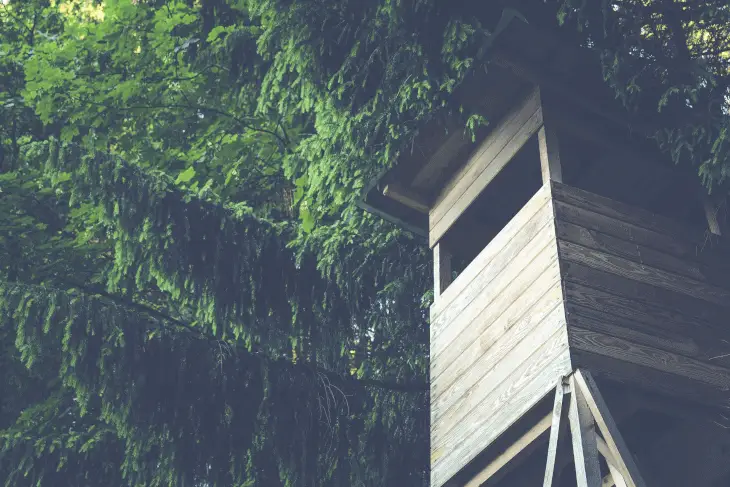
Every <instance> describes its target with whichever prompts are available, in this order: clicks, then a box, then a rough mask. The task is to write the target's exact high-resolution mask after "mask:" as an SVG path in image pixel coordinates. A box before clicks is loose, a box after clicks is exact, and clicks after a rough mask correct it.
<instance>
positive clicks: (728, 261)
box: [553, 200, 730, 269]
mask: <svg viewBox="0 0 730 487" xmlns="http://www.w3.org/2000/svg"><path fill="white" fill-rule="evenodd" d="M553 206H554V208H555V215H556V219H557V220H559V221H565V222H569V223H573V224H576V225H578V226H581V227H584V228H587V229H590V230H596V231H599V232H601V233H605V234H608V235H611V236H613V237H618V238H620V239H623V240H627V241H629V242H633V243H636V244H639V245H643V246H645V247H649V248H653V249H655V250H659V251H662V252H664V253H668V254H671V255H674V256H675V257H679V258H681V259H686V260H688V261H690V262H702V263H704V264H708V265H710V266H712V265H716V266H717V265H719V266H721V267H723V268H725V269H728V268H730V267H729V266H730V252H728V251H727V249H726V248H725V247H724V245H721V244H720V242H721V241H720V239H717V238H712V239H711V238H706V237H705V236H704V235H699V234H697V233H692V232H691V231H687V232H685V233H684V234H682V235H668V234H666V233H661V232H656V231H654V230H651V229H648V228H644V227H641V226H638V225H634V224H632V223H627V222H624V221H622V220H620V219H617V218H613V217H610V216H606V215H602V214H600V213H597V212H595V211H591V210H588V209H585V208H580V207H577V206H571V205H569V204H567V203H565V202H563V201H558V200H554V201H553ZM695 237H696V238H695Z"/></svg>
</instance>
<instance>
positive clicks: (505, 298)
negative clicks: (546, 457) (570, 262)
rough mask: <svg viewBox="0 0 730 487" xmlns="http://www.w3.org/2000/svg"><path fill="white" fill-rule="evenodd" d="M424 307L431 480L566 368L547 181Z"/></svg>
mask: <svg viewBox="0 0 730 487" xmlns="http://www.w3.org/2000/svg"><path fill="white" fill-rule="evenodd" d="M431 315H432V325H431V464H432V468H431V485H432V486H433V487H441V486H442V485H443V484H444V483H445V482H446V481H448V480H449V479H450V478H451V477H452V476H453V475H454V474H456V473H457V472H458V471H459V470H461V469H462V468H463V467H464V466H465V465H466V464H467V463H469V461H471V460H472V459H473V458H474V457H475V456H476V455H477V454H479V453H480V452H481V451H482V450H483V449H484V448H485V447H486V446H487V445H489V444H490V443H491V442H492V441H494V440H495V439H496V438H497V437H498V436H499V435H500V434H501V433H503V432H504V431H505V430H506V429H507V428H508V427H509V426H510V425H511V424H513V423H514V422H515V421H516V420H517V419H519V417H520V416H521V415H522V414H524V413H525V412H526V411H527V410H528V409H529V408H530V407H532V406H533V405H534V404H535V403H536V402H537V401H539V400H540V399H541V398H543V397H544V396H545V395H546V394H547V393H549V392H550V391H551V390H552V389H553V388H554V387H555V384H556V383H557V381H558V379H559V377H560V376H562V375H564V374H567V373H569V372H570V370H571V364H570V356H569V351H568V336H567V331H566V320H565V309H564V306H563V297H562V288H561V277H560V265H559V261H558V248H557V242H556V234H555V220H554V210H553V205H552V203H551V201H550V188H549V186H544V187H543V188H542V189H540V191H538V193H537V194H536V195H535V196H534V197H533V198H532V199H531V200H530V201H529V202H528V203H527V204H526V205H525V206H524V207H523V208H522V210H521V211H520V212H519V213H518V214H517V215H516V216H515V217H514V218H513V219H512V221H510V223H509V224H508V225H507V226H506V227H505V228H504V229H503V230H502V232H500V233H499V234H498V235H497V236H496V237H495V238H494V239H493V240H492V242H490V244H489V245H488V246H487V247H486V248H485V249H484V250H483V251H482V252H481V253H480V254H479V256H477V258H476V259H475V260H474V261H473V262H472V263H471V264H470V265H469V266H468V267H467V269H466V270H465V271H464V272H463V273H462V274H461V275H460V276H459V277H457V279H456V280H455V281H454V282H453V283H452V284H451V286H450V287H449V288H447V289H446V292H445V293H444V294H443V296H442V299H441V300H440V301H439V302H438V303H437V304H436V305H434V306H433V307H432V309H431Z"/></svg>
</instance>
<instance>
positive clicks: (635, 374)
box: [571, 349, 730, 410]
mask: <svg viewBox="0 0 730 487" xmlns="http://www.w3.org/2000/svg"><path fill="white" fill-rule="evenodd" d="M571 360H572V361H573V364H574V365H575V367H580V368H583V369H587V370H590V371H591V372H592V373H593V375H594V376H596V377H598V378H603V379H608V380H611V381H614V382H618V383H622V384H626V385H628V386H630V387H632V388H637V389H640V390H643V391H647V392H651V393H655V394H658V395H660V396H664V397H681V398H682V399H683V400H686V401H690V402H692V403H697V404H700V405H703V406H707V407H710V408H713V410H714V409H715V408H721V409H723V410H724V409H726V408H729V407H730V394H729V393H728V391H727V390H722V389H718V388H717V387H716V386H713V385H709V384H707V383H706V382H700V381H696V380H692V379H689V378H687V377H684V376H679V375H676V374H673V373H669V372H664V371H662V370H659V369H656V368H654V367H652V366H643V365H640V364H636V363H631V362H627V361H624V360H622V359H619V358H614V357H609V356H607V355H600V354H595V353H590V352H584V351H581V350H578V349H574V350H572V351H571Z"/></svg>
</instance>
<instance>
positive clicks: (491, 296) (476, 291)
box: [431, 227, 558, 354]
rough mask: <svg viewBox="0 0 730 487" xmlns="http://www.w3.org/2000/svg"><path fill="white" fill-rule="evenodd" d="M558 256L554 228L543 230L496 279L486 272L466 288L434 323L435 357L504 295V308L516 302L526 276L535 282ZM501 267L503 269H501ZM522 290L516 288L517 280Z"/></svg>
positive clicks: (432, 328) (433, 348)
mask: <svg viewBox="0 0 730 487" xmlns="http://www.w3.org/2000/svg"><path fill="white" fill-rule="evenodd" d="M557 256H558V248H557V245H556V243H555V239H554V237H553V236H552V228H548V227H543V230H542V231H541V232H540V233H539V234H538V235H537V236H536V237H535V238H533V239H532V240H531V241H530V242H529V243H528V244H527V245H526V246H525V247H524V248H523V249H522V250H521V251H520V252H518V253H517V255H516V256H515V257H514V258H513V259H511V260H510V261H509V262H508V263H507V264H506V266H504V268H503V269H502V271H501V272H499V273H498V274H497V275H496V276H492V275H490V273H488V272H485V273H484V274H483V275H482V276H480V278H479V279H476V280H475V281H474V283H473V284H472V287H469V288H467V289H466V290H465V291H464V293H463V294H462V296H459V297H458V298H457V300H455V301H454V302H453V303H452V306H450V307H447V308H446V309H444V311H443V312H442V313H441V314H440V315H439V316H438V318H437V319H436V320H435V321H433V322H432V323H431V345H432V351H433V353H434V354H439V353H440V352H441V350H443V349H444V348H445V347H446V346H449V344H451V342H452V341H453V340H454V338H456V337H457V336H458V335H459V334H460V333H461V332H462V331H463V330H464V328H465V327H467V326H468V325H469V323H471V322H472V320H473V319H474V318H475V317H476V316H477V315H478V314H479V313H481V312H482V311H483V310H484V309H485V308H486V307H487V306H488V305H489V304H490V303H491V302H492V301H494V300H495V299H496V298H498V297H499V296H500V295H501V294H502V293H503V292H508V293H510V295H511V299H510V300H509V301H508V302H507V303H505V306H506V305H507V304H509V302H511V301H512V300H514V299H515V298H516V297H517V296H519V294H521V292H522V291H520V289H524V288H525V287H527V285H528V283H525V282H524V281H525V277H523V275H524V274H530V275H531V276H532V278H533V279H536V278H537V277H538V276H539V275H540V272H541V271H542V270H543V269H545V268H546V267H547V266H548V265H549V264H550V263H551V262H552V261H553V260H556V259H557ZM500 267H501V266H500ZM518 280H519V282H520V283H523V284H522V286H523V287H522V288H518V287H517V286H516V281H518Z"/></svg>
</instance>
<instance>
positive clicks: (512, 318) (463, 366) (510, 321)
mask: <svg viewBox="0 0 730 487" xmlns="http://www.w3.org/2000/svg"><path fill="white" fill-rule="evenodd" d="M556 267H557V265H556ZM541 279H542V276H541ZM544 281H546V283H542V282H536V285H537V286H540V287H544V286H550V288H549V291H547V292H546V293H545V294H544V295H543V296H541V297H540V300H539V301H538V302H536V303H535V304H534V305H526V306H522V305H521V303H520V302H515V306H511V307H510V309H509V310H508V311H507V313H505V314H504V315H502V316H500V317H499V319H498V320H496V322H495V323H494V324H493V325H490V326H489V327H488V328H486V329H485V330H484V331H483V332H482V333H481V334H479V333H478V332H477V333H475V334H473V336H474V338H473V339H471V340H467V341H466V343H468V347H466V348H465V349H464V350H463V352H462V353H451V352H452V348H447V349H446V350H444V353H442V354H441V355H440V356H436V357H435V358H434V361H435V362H436V363H435V364H433V365H432V367H431V375H432V379H431V404H432V410H431V412H432V418H434V417H435V416H434V414H435V411H446V410H448V409H449V408H450V407H451V406H453V404H454V403H455V402H456V401H457V400H460V398H461V397H462V395H463V394H464V392H465V391H468V390H471V388H472V387H473V386H474V385H475V384H476V383H477V382H478V381H480V380H481V379H482V378H483V377H484V375H485V374H486V373H487V372H488V371H489V369H490V368H491V367H493V365H494V364H496V363H498V362H499V361H501V360H502V359H503V358H504V356H505V355H506V354H507V352H509V350H510V349H511V348H512V347H514V346H515V344H516V343H518V342H519V341H520V340H522V339H524V338H525V336H527V334H529V333H533V332H534V330H535V328H536V327H538V326H542V325H543V322H544V321H547V320H562V321H565V311H564V309H563V306H562V290H561V287H560V282H559V280H558V279H553V278H551V277H546V278H545V279H544ZM557 307H559V308H560V309H559V310H556V308H557ZM518 315H519V316H518ZM453 348H455V347H453ZM447 352H448V356H447Z"/></svg>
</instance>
